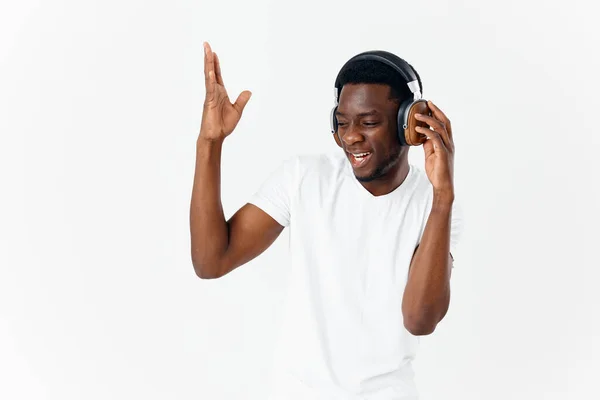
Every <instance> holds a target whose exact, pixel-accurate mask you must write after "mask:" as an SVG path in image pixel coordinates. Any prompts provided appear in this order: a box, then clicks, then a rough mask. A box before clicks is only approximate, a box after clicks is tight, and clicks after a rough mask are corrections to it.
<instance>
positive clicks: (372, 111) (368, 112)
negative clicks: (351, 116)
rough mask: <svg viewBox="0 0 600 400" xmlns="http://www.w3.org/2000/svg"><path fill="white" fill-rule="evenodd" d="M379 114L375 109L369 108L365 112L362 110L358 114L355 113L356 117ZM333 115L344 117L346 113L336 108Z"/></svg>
mask: <svg viewBox="0 0 600 400" xmlns="http://www.w3.org/2000/svg"><path fill="white" fill-rule="evenodd" d="M377 114H379V112H378V111H377V110H371V111H366V112H362V113H360V114H356V116H357V117H368V116H370V115H377ZM335 115H337V116H340V117H345V116H346V114H344V113H341V112H339V111H338V110H336V111H335Z"/></svg>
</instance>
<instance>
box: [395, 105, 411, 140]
mask: <svg viewBox="0 0 600 400" xmlns="http://www.w3.org/2000/svg"><path fill="white" fill-rule="evenodd" d="M412 103H413V101H412V100H404V101H403V102H402V103H401V104H400V108H399V109H398V117H397V126H398V140H399V141H400V145H401V146H410V144H409V143H408V142H407V141H406V135H405V129H404V121H405V116H406V112H407V110H410V106H411V105H412Z"/></svg>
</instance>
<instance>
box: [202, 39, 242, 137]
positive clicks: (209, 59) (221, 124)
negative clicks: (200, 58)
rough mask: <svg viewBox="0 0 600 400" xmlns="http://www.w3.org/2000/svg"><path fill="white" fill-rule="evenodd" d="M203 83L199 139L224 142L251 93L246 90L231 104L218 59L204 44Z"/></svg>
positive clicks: (235, 124) (208, 46) (238, 118)
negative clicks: (204, 91) (202, 108)
mask: <svg viewBox="0 0 600 400" xmlns="http://www.w3.org/2000/svg"><path fill="white" fill-rule="evenodd" d="M204 82H205V84H206V97H205V99H204V110H203V112H202V125H201V126H200V136H199V139H204V140H209V141H217V140H224V139H225V138H226V137H227V136H229V134H231V132H233V130H234V129H235V127H236V126H237V124H238V122H239V121H240V118H241V116H242V112H243V111H244V107H246V104H247V103H248V100H250V96H251V95H252V93H251V92H250V91H248V90H245V91H243V92H242V93H240V95H239V96H238V98H237V100H236V101H235V103H233V104H231V102H230V101H229V96H228V95H227V91H226V90H225V85H224V84H223V77H222V76H221V65H220V63H219V57H218V56H217V53H214V52H213V51H212V49H211V48H210V45H209V44H208V43H206V42H205V43H204Z"/></svg>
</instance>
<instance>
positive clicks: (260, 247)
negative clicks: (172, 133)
mask: <svg viewBox="0 0 600 400" xmlns="http://www.w3.org/2000/svg"><path fill="white" fill-rule="evenodd" d="M204 83H205V86H206V98H205V100H204V110H203V112H202V124H201V127H200V135H199V136H198V139H197V141H196V170H195V175H194V187H193V189H192V200H191V205H190V234H191V253H192V264H193V265H194V270H195V271H196V274H197V275H198V276H199V277H200V278H203V279H210V278H218V277H221V276H223V275H225V274H227V273H229V272H230V271H232V270H233V269H235V268H237V267H239V266H240V265H242V264H244V263H246V262H248V261H250V260H252V259H253V258H254V257H256V256H258V255H259V254H260V253H262V252H263V251H265V250H266V249H267V248H268V247H269V246H270V245H271V244H272V243H273V242H274V241H275V239H276V238H277V236H279V234H280V233H281V231H282V230H283V226H282V225H280V224H279V223H277V222H276V221H275V220H274V219H273V218H271V217H270V216H269V215H268V214H267V213H265V212H264V211H262V210H260V209H259V208H258V207H256V206H254V205H250V204H247V205H245V206H244V207H242V208H241V209H240V210H239V211H238V212H236V213H235V215H234V216H233V217H231V219H230V220H229V221H225V216H224V213H223V205H222V203H221V152H222V148H223V141H224V140H225V138H226V137H227V136H229V135H230V134H231V133H232V132H233V130H234V129H235V127H236V125H237V124H238V122H239V120H240V118H241V116H242V111H243V110H244V107H245V106H246V104H247V103H248V100H250V96H251V93H250V92H249V91H244V92H242V93H241V94H240V95H239V96H238V98H237V100H236V101H235V103H233V104H232V103H231V102H230V101H229V96H228V95H227V91H226V90H225V85H224V84H223V77H222V75H221V65H220V63H219V57H218V56H217V54H216V53H214V52H213V51H212V49H211V48H210V45H209V44H208V43H204Z"/></svg>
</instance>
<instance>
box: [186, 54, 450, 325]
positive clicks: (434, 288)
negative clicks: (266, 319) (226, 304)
mask: <svg viewBox="0 0 600 400" xmlns="http://www.w3.org/2000/svg"><path fill="white" fill-rule="evenodd" d="M204 48H205V56H204V74H205V85H206V98H205V101H204V109H203V114H202V123H201V127H200V134H199V136H198V139H197V141H196V170H195V175H194V184H193V189H192V199H191V204H190V233H191V256H192V263H193V266H194V270H195V272H196V274H197V275H198V276H199V277H200V278H202V279H214V278H219V277H222V276H224V275H226V274H227V273H229V272H231V271H232V270H234V269H235V268H237V267H239V266H241V265H243V264H245V263H247V262H248V261H250V260H252V259H254V258H255V257H257V256H258V255H260V254H261V253H262V252H264V251H265V250H266V249H267V248H268V247H269V246H270V245H271V244H272V243H273V242H274V241H275V239H277V237H278V236H279V235H280V233H281V232H282V230H283V226H281V225H279V223H277V222H276V221H275V220H274V219H272V218H271V217H270V216H269V215H268V214H266V213H265V212H263V211H262V210H260V209H259V208H258V207H256V206H254V205H252V204H246V205H245V206H243V207H242V208H240V209H239V210H238V211H237V212H236V213H235V214H234V215H233V216H232V217H231V218H230V219H229V220H227V221H226V220H225V217H224V213H223V206H222V203H221V194H220V183H221V177H220V175H221V152H222V146H223V142H224V140H225V138H227V137H228V136H229V135H230V134H231V133H232V132H233V130H234V129H235V127H236V125H237V124H238V122H239V120H240V118H241V116H242V112H243V110H244V107H245V106H246V104H247V103H248V101H249V99H250V95H251V93H250V92H249V91H244V92H242V93H241V94H240V95H239V96H238V98H237V100H236V101H235V102H234V103H231V102H230V100H229V96H228V95H227V91H226V90H225V86H224V83H223V77H222V74H221V68H220V63H219V59H218V57H217V55H216V53H214V52H212V49H211V48H210V45H209V44H208V43H205V45H204ZM428 105H429V108H430V109H431V110H432V116H431V117H429V116H418V119H420V120H422V121H424V122H425V123H427V124H428V125H429V126H430V129H426V128H417V129H418V130H419V132H420V133H423V134H426V135H427V136H428V140H427V141H426V142H425V143H424V144H423V154H424V157H425V171H426V173H427V177H428V178H429V180H430V181H431V184H432V186H433V204H432V210H431V213H430V215H429V218H428V220H427V224H426V227H425V230H424V233H423V237H422V240H421V243H420V244H419V246H418V247H417V248H416V249H415V253H414V255H413V258H412V261H411V264H410V269H409V276H408V281H407V284H406V287H405V290H404V295H403V301H402V315H403V320H404V326H405V327H406V329H407V330H408V331H409V332H411V333H412V334H413V335H428V334H430V333H432V332H433V331H434V330H435V328H436V326H437V324H438V323H439V322H440V321H441V320H442V318H443V317H444V316H445V314H446V312H447V310H448V305H449V301H450V274H451V268H452V257H451V255H450V253H449V247H450V220H451V211H452V204H453V201H454V183H453V170H454V143H453V139H452V130H451V126H450V121H449V120H448V118H447V117H446V116H445V115H444V113H443V112H442V111H441V110H440V109H439V108H438V107H437V106H436V105H435V104H433V103H432V102H428ZM338 111H339V114H338V122H339V123H340V128H339V129H338V134H337V135H334V138H335V140H336V142H337V143H338V145H339V146H340V147H341V148H342V150H343V151H345V152H346V156H347V157H350V155H349V154H348V153H349V152H365V151H368V152H371V153H372V154H371V156H370V159H369V160H368V162H367V163H366V164H365V165H364V166H363V167H361V168H354V173H355V176H356V177H357V179H358V180H359V182H361V184H362V185H363V186H364V187H365V188H366V189H367V190H368V191H369V192H370V193H372V194H373V195H374V196H379V195H384V194H387V193H390V192H391V191H393V190H394V189H396V188H397V187H398V186H399V185H401V184H402V182H403V181H404V179H405V178H406V176H407V174H408V170H409V165H408V150H409V149H408V148H407V147H402V146H400V144H399V142H398V139H397V137H396V134H395V130H396V114H397V111H398V103H397V102H396V101H393V100H390V99H389V87H387V86H385V85H376V84H358V85H345V86H344V88H343V89H342V91H341V93H340V101H339V106H338ZM372 111H374V113H373V114H372V115H360V114H363V113H367V112H372Z"/></svg>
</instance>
